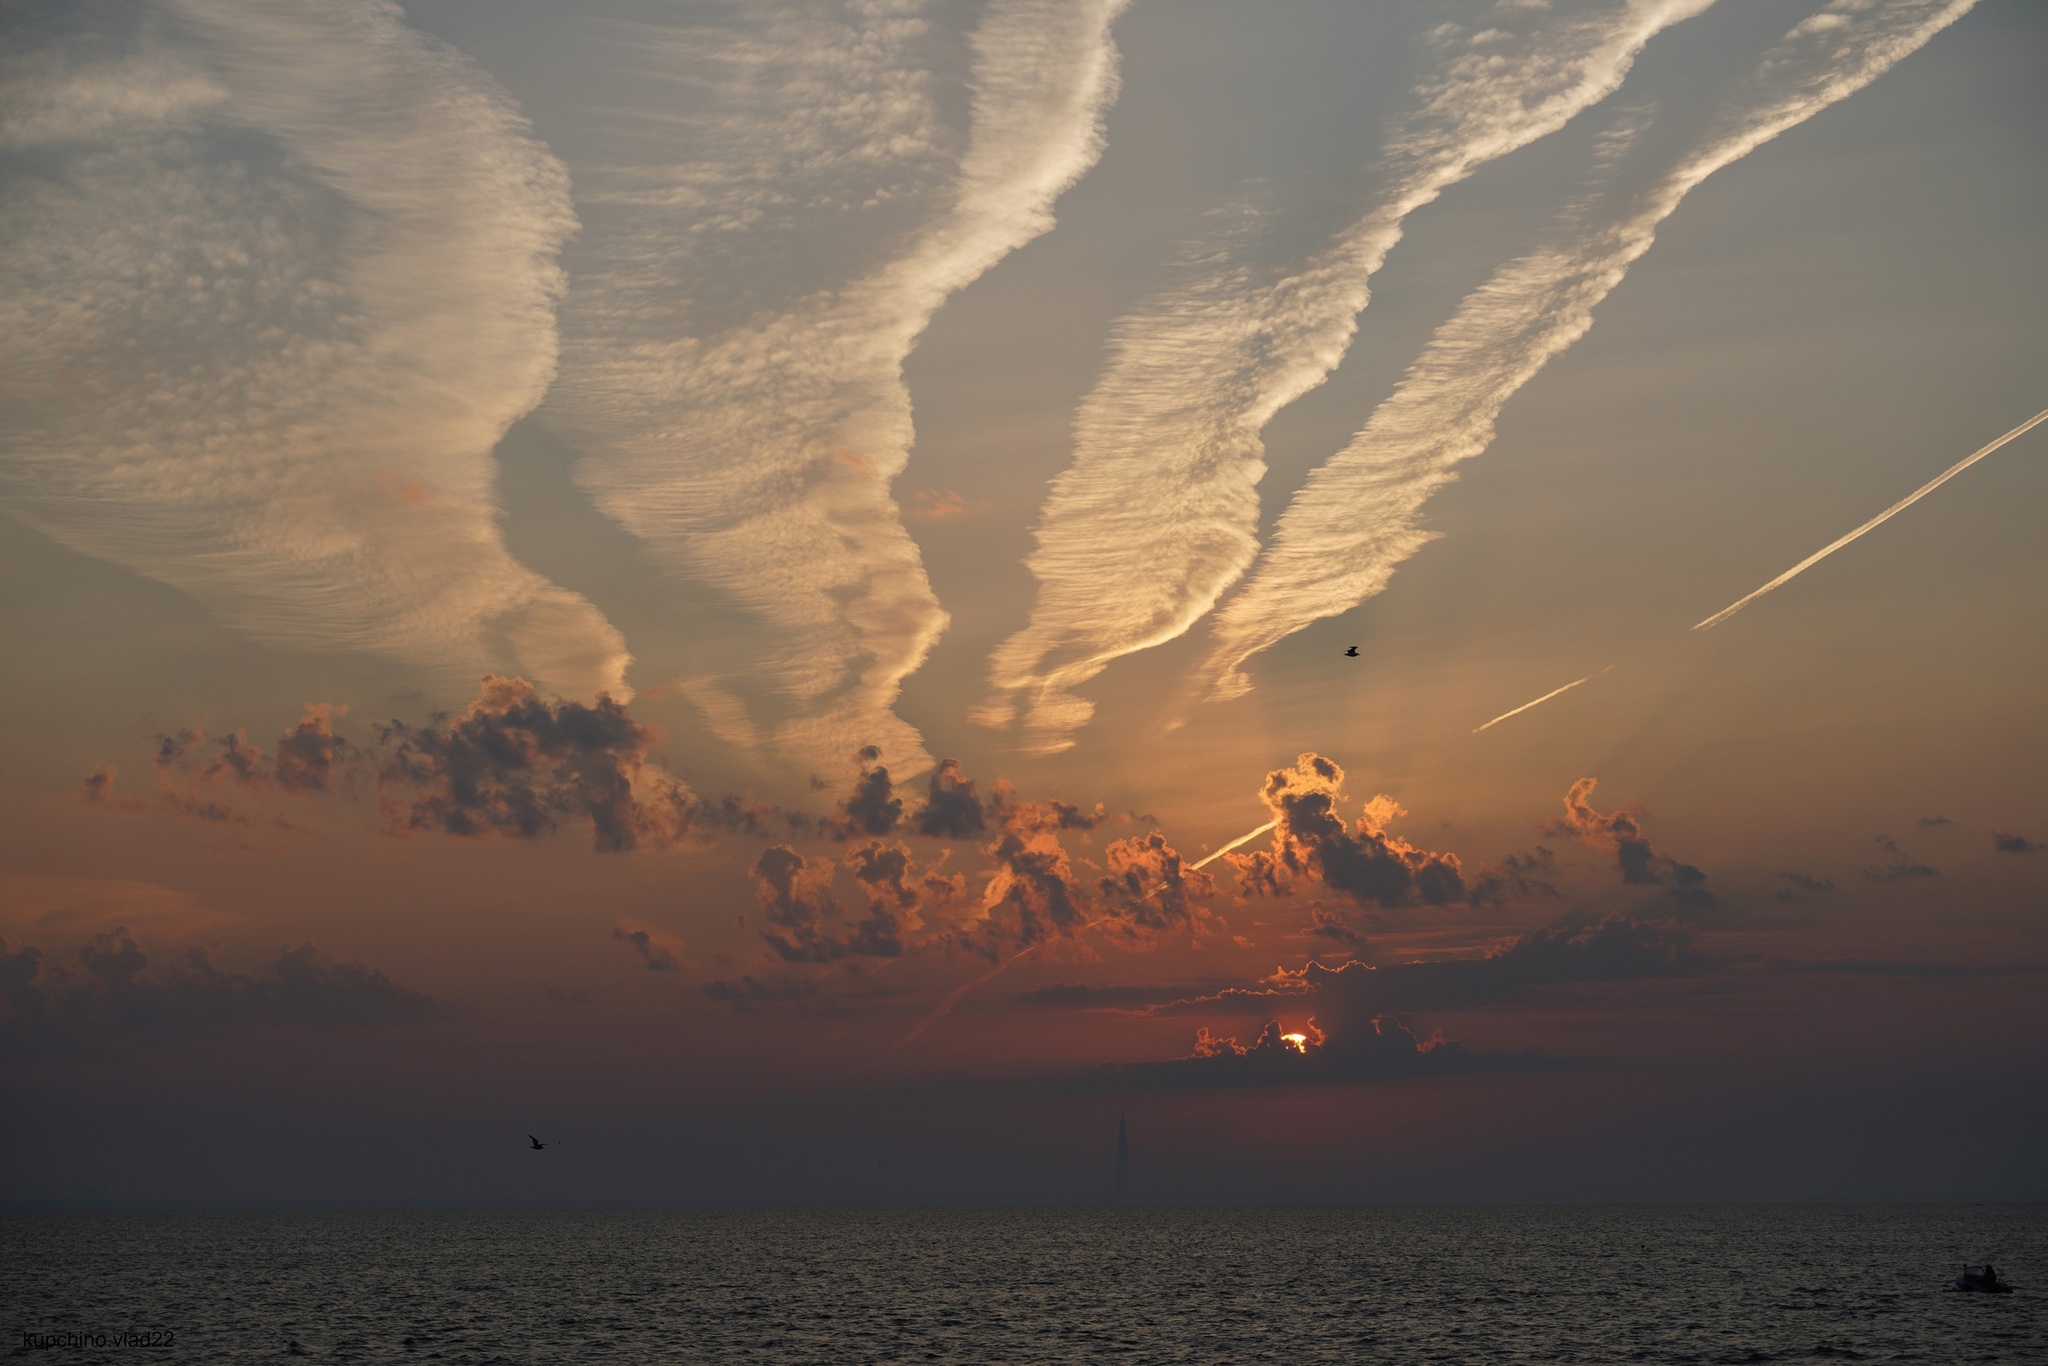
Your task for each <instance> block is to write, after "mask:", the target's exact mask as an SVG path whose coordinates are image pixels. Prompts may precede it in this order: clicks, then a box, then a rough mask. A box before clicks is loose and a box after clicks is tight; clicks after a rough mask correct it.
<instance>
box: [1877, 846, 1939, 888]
mask: <svg viewBox="0 0 2048 1366" xmlns="http://www.w3.org/2000/svg"><path fill="white" fill-rule="evenodd" d="M1871 838H1872V839H1874V840H1875V841H1876V842H1877V846H1878V847H1879V848H1880V849H1883V850H1884V851H1885V852H1886V853H1888V854H1890V855H1891V859H1890V861H1889V862H1887V863H1884V864H1882V865H1873V866H1868V867H1865V868H1864V870H1863V876H1865V877H1867V878H1869V879H1870V880H1871V881H1872V882H1879V883H1884V884H1886V885H1892V884H1896V883H1900V882H1925V881H1927V880H1928V879H1930V878H1937V877H1940V876H1941V870H1940V869H1938V868H1930V867H1928V866H1927V865H1926V864H1924V863H1922V862H1920V861H1919V860H1918V859H1916V858H1914V857H1913V856H1912V855H1911V854H1908V853H1907V852H1906V851H1905V850H1903V849H1901V848H1899V845H1898V841H1897V840H1894V839H1893V838H1892V837H1891V836H1889V835H1873V836H1872V837H1871Z"/></svg>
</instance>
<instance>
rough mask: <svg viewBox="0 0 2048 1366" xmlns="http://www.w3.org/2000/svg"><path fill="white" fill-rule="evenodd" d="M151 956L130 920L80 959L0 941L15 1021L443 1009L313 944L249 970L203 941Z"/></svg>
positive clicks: (112, 1026) (175, 1024)
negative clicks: (218, 958)
mask: <svg viewBox="0 0 2048 1366" xmlns="http://www.w3.org/2000/svg"><path fill="white" fill-rule="evenodd" d="M150 962H151V959H150V957H149V955H148V954H147V953H145V952H144V951H143V949H142V947H141V946H140V945H139V944H137V943H136V941H135V940H134V938H133V937H132V936H130V935H129V933H128V931H127V930H126V929H125V928H123V929H115V930H111V931H108V932H107V933H104V934H101V935H99V936H97V937H95V938H94V939H93V940H92V942H90V943H88V944H87V945H85V946H84V947H83V948H81V949H80V950H79V951H78V953H77V955H76V966H75V967H74V966H72V965H69V964H52V963H49V962H47V961H46V960H45V956H44V954H43V953H42V951H41V950H40V949H36V948H33V947H30V948H23V949H19V950H13V951H9V950H8V949H7V946H6V944H5V941H0V992H4V1000H5V1002H6V1007H7V1012H8V1020H7V1026H6V1028H7V1031H8V1032H9V1033H12V1034H16V1035H22V1036H29V1037H41V1038H45V1039H59V1038H70V1039H81V1038H118V1037H126V1036H131V1035H149V1036H163V1035H169V1034H183V1033H190V1032H193V1031H215V1030H232V1029H238V1028H250V1027H257V1026H267V1025H278V1024H296V1025H306V1026H312V1027H318V1028H325V1027H338V1026H346V1025H375V1024H411V1023H415V1022H418V1021H421V1020H428V1019H433V1018H434V1017H436V1016H438V1015H440V1014H442V1013H443V1007H442V1006H441V1005H440V1004H439V1003H437V1002H436V1001H434V1000H433V998H431V997H428V996H424V995H421V994H420V993H419V992H416V991H412V990H409V989H407V988H405V987H402V986H400V985H399V984H398V983H396V982H394V981H392V980H391V979H390V978H389V977H386V976H385V975H384V974H383V973H381V972H378V971H377V970H376V969H374V968H371V967H368V966H366V965H364V964H361V963H352V962H347V961H345V960H342V959H338V958H336V957H334V956H333V955H332V954H330V953H328V952H327V951H326V950H324V949H322V948H320V947H318V946H317V945H314V944H300V945H298V946H296V947H293V948H284V949H280V950H279V951H278V954H277V956H276V957H275V958H274V959H271V960H270V961H269V962H266V963H264V964H262V965H261V966H259V967H258V968H257V969H256V970H255V971H253V972H250V973H239V972H224V971H222V970H221V969H220V968H219V967H217V966H216V965H215V964H214V963H213V961H212V959H211V957H210V955H209V954H208V953H207V952H206V951H205V950H203V949H196V948H195V949H186V950H184V951H182V952H179V953H175V954H173V955H171V957H170V963H169V967H168V970H167V971H165V972H164V973H162V974H161V975H154V976H151V975H145V973H147V971H148V968H149V966H150Z"/></svg>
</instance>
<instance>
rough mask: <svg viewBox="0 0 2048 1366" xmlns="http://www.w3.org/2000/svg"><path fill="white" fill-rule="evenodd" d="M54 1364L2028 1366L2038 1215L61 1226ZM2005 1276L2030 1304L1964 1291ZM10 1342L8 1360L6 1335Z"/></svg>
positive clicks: (1626, 1213) (17, 1285)
mask: <svg viewBox="0 0 2048 1366" xmlns="http://www.w3.org/2000/svg"><path fill="white" fill-rule="evenodd" d="M0 1239H4V1253H5V1255H4V1257H0V1266H4V1272H0V1301H4V1302H5V1303H7V1304H9V1305H12V1306H16V1309H15V1314H16V1315H17V1317H18V1319H19V1322H18V1323H15V1324H9V1325H7V1326H8V1327H9V1329H10V1330H11V1331H29V1332H66V1331H70V1332H79V1333H86V1332H109V1333H111V1332H116V1331H141V1330H169V1331H172V1332H174V1333H175V1335H176V1342H175V1345H174V1346H173V1347H172V1348H170V1349H168V1350H159V1351H156V1352H151V1353H141V1352H137V1351H135V1350H132V1349H131V1350H127V1351H113V1350H108V1351H100V1352H95V1351H92V1350H83V1351H76V1350H66V1349H53V1350H51V1351H49V1352H47V1353H41V1352H37V1353H30V1352H28V1351H27V1350H26V1349H21V1350H20V1351H18V1353H17V1354H19V1355H31V1356H33V1357H34V1358H35V1359H46V1360H53V1361H54V1360H64V1361H117V1360H134V1359H138V1358H141V1359H167V1360H191V1361H221V1362H254V1361H276V1360H279V1359H281V1358H283V1357H286V1356H290V1357H293V1358H297V1357H299V1356H301V1355H303V1356H305V1357H307V1358H310V1359H315V1360H335V1361H443V1362H451V1363H486V1362H518V1363H525V1362H554V1361H617V1362H697V1361H712V1362H760V1363H792V1364H793V1363H868V1362H873V1363H883V1362H915V1361H931V1360H936V1361H948V1362H990V1363H993V1362H1017V1363H1037V1362H1097V1361H1122V1362H1132V1363H1151V1362H1218V1363H1225V1362H1259V1361H1270V1362H1280V1363H1303V1362H1326V1361H1327V1362H1355V1361H1390V1362H1420V1361H1428V1362H1568V1361H1569V1362H1687V1363H1691V1362H1699V1363H1706V1362H1767V1361H1768V1362H1780V1361H1782V1362H1791V1361H1809V1360H1847V1361H1856V1360H1868V1361H1925V1362H1937V1363H1962V1362H1980V1361H1981V1362H2002V1361H2003V1362H2027V1361H2035V1362H2038V1361H2041V1360H2043V1359H2044V1357H2048V1210H2044V1209H2042V1208H2041V1207H2038V1206H1878V1207H1847V1206H1834V1207H1830V1206H1812V1207H1800V1206H1711V1207H1656V1206H1638V1207H1512V1208H1485V1207H1471V1208H1443V1207H1436V1208H1430V1207H1407V1208H1376V1209H1374V1208H1354V1209H1328V1210H1312V1209H1197V1210H1175V1209H1079V1210H1076V1209H1066V1210H1060V1209H1046V1210H1034V1209H1011V1210H919V1211H886V1210H879V1211H868V1210H842V1211H812V1212H806V1211H791V1212H775V1211H697V1210H689V1211H676V1210H588V1211H585V1210H517V1211H512V1210H505V1211H497V1210H476V1211H470V1210H409V1211H274V1212H273V1211H266V1212H232V1213H206V1212H120V1211H103V1212H52V1213H37V1214H13V1215H9V1216H7V1217H6V1219H5V1220H4V1222H0ZM1986 1258H1990V1259H1993V1260H1994V1261H1995V1263H1996V1264H1997V1265H1998V1267H1999V1269H2000V1272H2001V1274H2002V1275H2003V1276H2004V1277H2005V1279H2007V1280H2008V1281H2010V1282H2012V1283H2014V1284H2015V1285H2017V1286H2018V1287H2019V1290H2018V1293H2015V1294H2013V1295H2009V1296H1997V1297H1994V1296H1986V1295H1969V1294H1962V1293H1958V1292H1956V1291H1953V1290H1951V1289H1949V1288H1948V1287H1949V1285H1950V1282H1951V1280H1952V1278H1953V1277H1954V1275H1955V1273H1956V1271H1957V1270H1958V1269H1959V1264H1960V1263H1962V1262H1965V1261H1970V1262H1978V1261H1982V1260H1984V1259H1986ZM17 1341H18V1339H17Z"/></svg>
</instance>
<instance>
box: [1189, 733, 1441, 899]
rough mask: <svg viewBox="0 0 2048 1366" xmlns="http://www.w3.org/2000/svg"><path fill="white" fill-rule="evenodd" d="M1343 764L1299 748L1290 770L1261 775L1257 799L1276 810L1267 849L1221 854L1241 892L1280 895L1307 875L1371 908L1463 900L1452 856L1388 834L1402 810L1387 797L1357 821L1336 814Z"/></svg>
mask: <svg viewBox="0 0 2048 1366" xmlns="http://www.w3.org/2000/svg"><path fill="white" fill-rule="evenodd" d="M1343 789H1344V770H1343V769H1342V768H1340V767H1338V766H1337V764H1336V762H1335V761H1334V760H1331V759H1326V758H1324V757H1323V756H1322V755H1320V754H1304V755H1302V756H1301V757H1300V758H1299V759H1297V760H1296V761H1295V763H1294V766H1293V767H1292V768H1278V769H1274V770H1273V771H1272V772H1271V773H1268V774H1267V775H1266V783H1265V787H1264V789H1263V790H1262V791H1261V793H1260V797H1261V798H1262V799H1263V800H1264V802H1265V803H1266V809H1267V810H1268V811H1271V812H1272V813H1273V820H1274V826H1273V838H1272V845H1271V847H1270V848H1268V849H1262V850H1258V851H1256V852H1254V853H1250V854H1226V855H1224V858H1225V860H1226V861H1227V862H1228V863H1229V864H1230V865H1231V866H1232V867H1233V868H1235V869H1236V870H1237V876H1238V888H1239V890H1240V892H1242V893H1250V894H1259V893H1263V894H1267V895H1276V894H1283V893H1286V892H1288V891H1290V890H1292V889H1293V887H1294V885H1295V884H1296V882H1297V881H1299V880H1302V879H1307V880H1310V881H1313V882H1316V883H1319V884H1321V885H1322V886H1325V887H1328V888H1329V889H1330V890H1332V891H1337V892H1343V893H1345V894H1346V895H1348V896H1350V897H1351V898H1353V899H1354V900H1356V901H1358V902H1361V903H1363V904H1366V905H1372V906H1402V905H1412V904H1417V903H1419V904H1422V905H1427V906H1444V905H1449V904H1451V903H1453V902H1458V901H1463V900H1464V899H1465V880H1464V876H1463V873H1462V872H1461V870H1460V867H1459V864H1458V857H1457V855H1455V854H1437V853H1431V852H1430V851H1428V850H1425V849H1420V848H1417V847H1416V846H1415V845H1412V844H1410V843H1408V841H1406V840H1404V839H1402V838H1401V837H1400V836H1398V835H1394V834H1390V833H1388V831H1387V829H1386V827H1387V825H1388V824H1390V823H1391V822H1392V821H1394V820H1397V819H1399V818H1400V817H1401V816H1404V815H1406V814H1407V812H1406V811H1404V810H1402V808H1401V807H1400V806H1399V805H1398V804H1396V803H1395V802H1394V800H1393V799H1392V798H1390V797H1386V796H1378V797H1374V798H1373V799H1372V800H1371V801H1369V802H1367V803H1366V804H1365V807H1364V809H1363V811H1362V812H1361V813H1360V814H1359V817H1358V820H1357V822H1356V824H1355V825H1351V826H1347V825H1346V824H1345V822H1344V818H1343V817H1342V816H1340V815H1339V814H1338V813H1337V808H1338V805H1339V803H1340V802H1341V801H1342V799H1343Z"/></svg>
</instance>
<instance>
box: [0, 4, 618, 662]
mask: <svg viewBox="0 0 2048 1366" xmlns="http://www.w3.org/2000/svg"><path fill="white" fill-rule="evenodd" d="M43 8H44V9H47V10H48V11H49V12H50V13H52V14H55V13H59V12H61V10H62V9H63V8H65V7H61V6H59V7H43ZM129 10H134V11H137V12H136V13H134V14H127V11H129ZM164 10H168V11H170V12H169V13H163V12H161V11H164ZM9 13H10V16H12V15H13V14H14V13H15V11H13V10H10V12H9ZM95 13H98V11H95ZM107 14H108V15H126V17H120V18H107V19H106V20H105V22H103V23H98V24H95V25H92V26H89V28H88V27H80V28H78V31H77V32H73V31H72V29H73V27H74V26H72V25H70V24H69V23H57V22H55V21H53V20H32V19H27V18H26V16H24V19H25V22H23V23H22V24H19V25H16V26H15V28H14V30H13V31H10V33H9V34H8V46H9V48H10V56H9V62H10V67H9V75H8V77H7V78H6V80H7V82H8V84H9V86H10V100H9V108H8V109H7V110H6V111H5V113H4V114H0V146H4V147H6V148H8V149H9V151H10V152H17V153H25V155H22V156H17V157H14V158H13V159H11V160H10V162H9V170H8V171H7V172H6V175H5V179H4V181H0V204H5V205H6V209H7V223H6V226H5V228H0V236H4V237H5V239H6V241H7V251H6V253H5V259H4V260H0V414H4V415H5V416H4V418H0V449H5V451H6V453H7V456H6V460H5V462H4V464H5V466H6V468H5V469H4V470H0V503H4V505H5V506H6V507H7V509H8V511H10V512H11V513H13V514H14V515H16V516H18V517H20V518H21V519H22V520H23V521H26V522H28V523H29V524H30V525H32V526H35V527H37V528H39V529H40V530H42V531H44V532H46V533H47V534H48V535H50V536H51V537H53V538H54V539H56V540H57V541H59V542H61V543H62V544H64V545H66V546H68V547H70V548H71V549H73V550H76V551H78V552H80V553H82V554H87V555H93V556H96V557H98V558H100V559H104V560H108V561H111V562H113V563H115V564H120V565H125V566H127V567H128V568H130V569H133V570H135V571H136V572H137V573H140V574H145V575H148V576H149V577H150V578H153V579H157V580H159V581H161V582H164V583H168V584H172V585H174V586H176V587H178V588H180V589H182V590H184V591H186V592H188V593H190V594H192V595H193V596H194V597H196V598H198V599H199V600H200V601H201V602H202V603H204V604H205V605H206V606H207V608H208V609H209V610H210V611H211V612H212V613H213V614H214V615H215V617H216V618H217V619H218V620H220V621H222V622H224V623H225V624H227V625H229V626H232V627H234V628H236V629H237V630H240V631H243V632H246V633H247V634H249V635H252V636H255V637H257V638H259V639H262V640H265V641H268V642H271V643H274V644H280V645H284V646H288V647H293V648H301V649H313V650H323V651H326V650H337V649H348V650H361V651H364V652H367V653H370V654H374V655H378V656H382V657H384V658H386V659H393V660H398V661H401V662H403V663H406V664H410V665H415V666H420V667H422V668H424V669H426V670H431V671H432V673H433V676H434V678H435V680H436V683H437V685H438V686H440V687H444V688H445V687H450V686H454V685H457V684H458V683H459V685H460V686H462V687H464V688H471V687H473V686H474V685H475V682H476V678H477V675H478V674H480V673H482V672H485V671H486V670H494V671H500V670H501V671H505V672H512V671H514V670H516V671H517V672H520V673H522V674H524V675H525V676H526V677H528V678H529V679H531V680H532V681H533V682H535V683H537V684H539V685H540V686H541V687H542V688H544V689H547V690H549V691H559V692H563V693H567V694H570V695H575V696H581V697H585V698H588V697H590V696H592V695H594V694H595V693H597V692H600V691H603V692H609V693H611V694H612V695H613V696H614V697H616V698H619V699H621V700H623V699H624V698H625V697H627V696H628V695H629V693H628V690H627V689H626V688H625V686H624V678H625V670H626V665H627V663H628V656H627V654H626V647H625V641H624V639H623V638H622V637H621V636H620V635H619V633H618V631H617V630H616V629H614V628H613V626H612V625H611V623H610V622H609V621H607V620H606V619H605V617H604V615H603V614H602V613H601V612H599V611H598V609H597V608H596V607H595V606H594V605H592V604H591V603H590V601H589V600H587V599H586V598H584V597H582V596H581V595H580V594H577V593H574V592H571V591H570V590H568V589H566V588H564V587H562V586H560V585H559V584H555V583H552V582H550V581H549V580H547V579H546V578H544V577H542V576H541V575H540V574H537V573H535V572H534V571H533V570H532V569H530V568H528V567H526V566H524V565H522V564H520V563H519V562H518V561H517V560H515V559H514V558H513V557H512V554H511V553H510V551H509V550H508V549H507V548H506V544H505V539H504V535H503V533H502V531H501V530H500V528H499V508H498V502H497V498H496V495H495V493H494V491H493V490H494V486H495V483H496V479H497V474H498V465H497V461H496V460H495V459H494V458H493V456H492V448H493V447H495V446H496V445H497V444H498V441H499V439H500V438H502V437H503V436H504V435H505V432H506V429H507V428H508V427H510V426H511V425H512V423H513V422H515V421H517V420H518V419H519V418H521V417H523V416H524V415H525V414H526V413H527V412H529V411H530V410H531V409H532V408H533V407H534V405H535V404H536V403H538V402H539V401H540V399H541V395H542V394H543V393H545V392H546V390H547V387H548V383H549V380H550V379H551V378H552V377H553V374H554V369H555V346H556V338H555V321H554V309H555V304H556V302H557V300H558V299H559V297H560V295H561V293H562V288H563V275H562V270H561V265H560V261H559V259H558V258H559V252H560V249H561V247H562V244H563V242H564V241H565V240H566V239H568V238H569V237H570V236H571V235H573V234H574V232H575V231H576V216H575V213H574V212H573V209H572V206H571V203H570V198H569V177H568V174H567V172H566V171H565V170H564V169H563V167H562V164H561V162H560V161H559V160H557V159H556V157H555V156H554V154H553V153H552V152H550V151H549V150H548V149H547V148H546V147H545V146H543V145H542V144H541V143H540V142H539V141H538V140H537V139H536V138H535V137H534V136H533V132H532V129H531V128H530V127H529V126H528V125H527V121H526V119H525V117H524V116H523V115H522V114H521V113H520V112H519V110H518V109H517V108H516V107H515V106H514V105H513V104H512V102H511V100H510V99H509V98H508V97H507V96H505V95H504V94H503V93H502V92H501V91H499V90H498V89H497V87H496V84H495V83H494V82H493V81H492V80H491V79H490V77H489V76H487V75H486V74H485V73H484V72H483V71H481V70H480V69H478V68H477V67H476V65H475V64H474V63H472V62H471V61H469V59H467V58H465V57H463V56H461V55H459V54H458V53H456V52H455V51H454V50H453V49H451V48H448V47H446V46H444V45H443V44H440V43H438V42H435V41H433V40H432V39H430V38H428V37H426V36H425V35H423V34H421V33H419V32H417V31H415V30H413V29H411V28H408V27H407V26H406V24H405V22H404V20H403V16H402V15H401V14H400V13H399V10H398V7H397V6H396V5H392V4H388V3H382V2H381V0H347V2H346V3H344V2H343V0H176V2H175V3H172V4H167V5H160V6H124V7H113V8H109V9H108V10H107ZM16 54H19V55H16ZM256 148H268V149H269V150H252V149H256ZM174 263H175V264H174Z"/></svg>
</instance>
